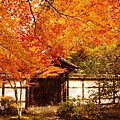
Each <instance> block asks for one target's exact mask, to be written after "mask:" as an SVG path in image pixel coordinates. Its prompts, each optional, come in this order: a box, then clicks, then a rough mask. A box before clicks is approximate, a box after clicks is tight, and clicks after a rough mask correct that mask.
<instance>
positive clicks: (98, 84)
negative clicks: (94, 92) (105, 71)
mask: <svg viewBox="0 0 120 120" xmlns="http://www.w3.org/2000/svg"><path fill="white" fill-rule="evenodd" d="M98 94H99V104H101V94H100V80H98Z"/></svg>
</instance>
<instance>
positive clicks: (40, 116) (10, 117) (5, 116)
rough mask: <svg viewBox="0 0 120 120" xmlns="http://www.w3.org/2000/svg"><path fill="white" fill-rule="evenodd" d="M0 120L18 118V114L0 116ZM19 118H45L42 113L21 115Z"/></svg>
mask: <svg viewBox="0 0 120 120" xmlns="http://www.w3.org/2000/svg"><path fill="white" fill-rule="evenodd" d="M0 120H18V116H8V115H4V116H0ZM21 120H47V118H46V117H45V116H43V115H41V114H40V115H39V114H38V115H23V116H22V119H21Z"/></svg>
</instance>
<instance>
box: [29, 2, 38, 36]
mask: <svg viewBox="0 0 120 120" xmlns="http://www.w3.org/2000/svg"><path fill="white" fill-rule="evenodd" d="M27 2H28V4H29V8H30V12H31V15H32V17H33V22H34V34H35V35H36V19H35V16H34V14H33V11H32V6H31V3H30V0H27Z"/></svg>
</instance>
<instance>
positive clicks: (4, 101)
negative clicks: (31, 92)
mask: <svg viewBox="0 0 120 120" xmlns="http://www.w3.org/2000/svg"><path fill="white" fill-rule="evenodd" d="M0 108H1V111H0V113H1V114H12V115H15V114H17V104H16V103H15V99H14V98H13V97H11V96H2V97H1V107H0Z"/></svg>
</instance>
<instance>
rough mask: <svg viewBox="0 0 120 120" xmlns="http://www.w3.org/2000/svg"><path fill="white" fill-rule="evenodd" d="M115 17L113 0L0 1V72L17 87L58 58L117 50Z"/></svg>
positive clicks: (119, 5)
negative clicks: (104, 48)
mask: <svg viewBox="0 0 120 120" xmlns="http://www.w3.org/2000/svg"><path fill="white" fill-rule="evenodd" d="M119 13H120V2H119V0H100V1H99V0H81V1H80V0H31V1H30V0H27V1H25V0H0V71H4V72H5V73H8V74H10V75H11V78H15V79H17V80H19V81H22V79H21V78H22V77H23V76H24V77H26V78H30V76H32V75H33V74H34V72H35V71H36V69H37V70H38V69H42V68H45V67H46V66H49V65H50V64H51V61H56V62H58V63H59V61H58V58H59V57H65V58H67V57H68V56H69V55H70V54H72V53H74V52H76V51H79V50H81V49H84V50H85V51H87V52H88V54H91V53H93V51H95V49H99V46H110V44H114V45H116V44H119V43H120V40H119V39H120V34H119V31H120V19H119V18H120V14H119ZM91 51H92V52H91Z"/></svg>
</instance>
